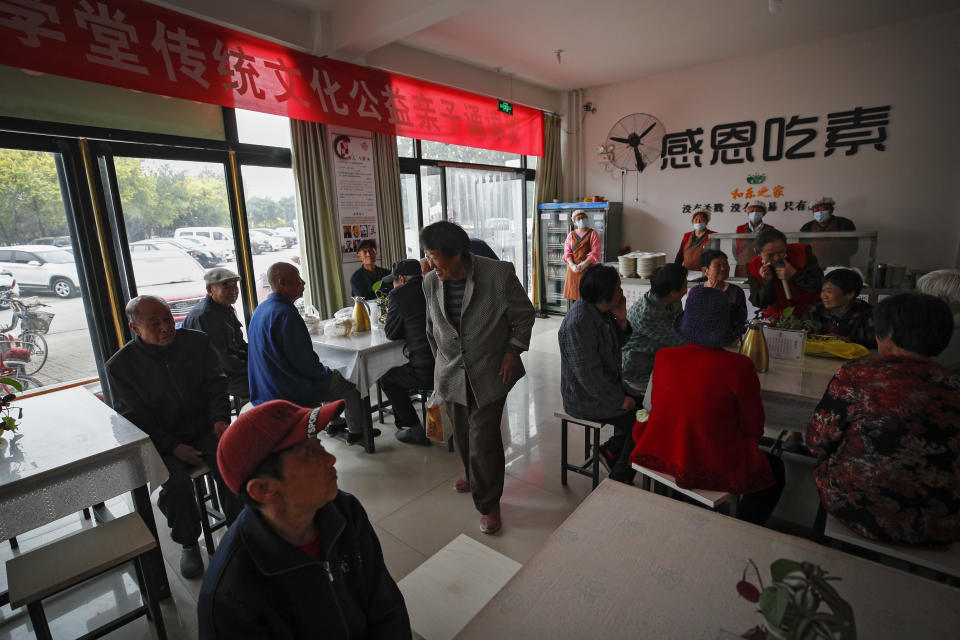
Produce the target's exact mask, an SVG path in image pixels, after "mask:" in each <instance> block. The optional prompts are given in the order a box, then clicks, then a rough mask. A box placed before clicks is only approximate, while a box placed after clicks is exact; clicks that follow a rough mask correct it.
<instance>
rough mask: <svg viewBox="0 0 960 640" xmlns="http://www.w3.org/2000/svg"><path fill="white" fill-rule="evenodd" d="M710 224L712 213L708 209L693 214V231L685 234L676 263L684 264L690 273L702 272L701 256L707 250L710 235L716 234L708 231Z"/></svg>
mask: <svg viewBox="0 0 960 640" xmlns="http://www.w3.org/2000/svg"><path fill="white" fill-rule="evenodd" d="M708 222H710V212H709V211H707V210H706V209H697V210H696V211H694V212H693V231H687V232H686V233H685V234H683V241H682V242H681V243H680V250H679V251H677V258H676V260H674V262H676V263H677V264H682V265H683V266H684V268H686V269H687V270H688V271H699V270H700V254H702V253H703V250H704V249H706V248H707V242H709V241H710V234H712V233H716V231H713V230H711V229H707V223H708Z"/></svg>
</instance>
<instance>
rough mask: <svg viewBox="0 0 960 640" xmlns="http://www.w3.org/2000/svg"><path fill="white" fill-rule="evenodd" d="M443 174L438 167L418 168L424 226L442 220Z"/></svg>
mask: <svg viewBox="0 0 960 640" xmlns="http://www.w3.org/2000/svg"><path fill="white" fill-rule="evenodd" d="M442 175H443V172H442V171H441V170H440V168H439V167H431V166H423V167H420V190H421V194H420V195H421V199H422V201H423V224H424V226H426V225H428V224H431V223H433V222H437V221H438V220H443V186H442V185H443V181H442Z"/></svg>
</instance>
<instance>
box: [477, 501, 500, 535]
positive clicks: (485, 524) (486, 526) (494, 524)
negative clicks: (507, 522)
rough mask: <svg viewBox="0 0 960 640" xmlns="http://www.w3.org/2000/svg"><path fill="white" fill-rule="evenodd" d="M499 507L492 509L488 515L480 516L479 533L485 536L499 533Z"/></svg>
mask: <svg viewBox="0 0 960 640" xmlns="http://www.w3.org/2000/svg"><path fill="white" fill-rule="evenodd" d="M501 524H502V523H501V521H500V505H497V506H496V507H494V509H493V511H491V512H490V513H487V514H484V515H482V516H480V531H482V532H483V533H486V534H493V533H496V532H497V531H500V525H501Z"/></svg>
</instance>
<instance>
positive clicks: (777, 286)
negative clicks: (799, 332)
mask: <svg viewBox="0 0 960 640" xmlns="http://www.w3.org/2000/svg"><path fill="white" fill-rule="evenodd" d="M757 252H758V253H759V255H757V256H755V257H754V258H753V259H752V260H751V261H750V262H749V264H747V269H748V271H749V275H748V276H747V284H748V285H750V303H751V304H753V306H755V307H757V308H759V309H761V310H762V311H763V316H764V317H765V318H771V317H779V316H780V315H782V314H783V310H784V309H786V308H788V307H792V308H793V316H794V317H795V318H801V317H803V314H804V313H805V312H806V310H807V308H808V307H811V306H813V305H815V304H817V303H818V302H819V301H820V286H821V285H822V284H823V269H821V268H820V265H819V263H817V258H816V256H814V255H813V251H811V250H810V246H809V245H805V244H787V237H786V236H785V235H783V234H782V233H780V232H779V231H777V230H776V229H773V228H767V229H764V230H763V231H761V232H760V233H759V234H758V235H757Z"/></svg>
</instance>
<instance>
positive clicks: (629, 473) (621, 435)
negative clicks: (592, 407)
mask: <svg viewBox="0 0 960 640" xmlns="http://www.w3.org/2000/svg"><path fill="white" fill-rule="evenodd" d="M587 419H588V420H594V421H596V422H605V423H607V424H612V425H613V435H612V436H610V438H609V439H608V440H607V441H606V442H604V443H603V446H604V448H605V449H608V450H610V451H612V452H613V453H614V455H616V456H617V461H616V462H615V463H614V465H613V469H612V470H611V471H610V478H611V479H613V480H619V481H620V482H626V483H627V484H631V483H632V482H633V478H634V476H636V475H637V472H636V471H634V470H633V468H632V467H631V466H630V454H631V453H633V423H634V422H636V419H637V412H636V410H630V411H627V412H626V413H623V414H621V415H618V416H614V417H612V418H587Z"/></svg>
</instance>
